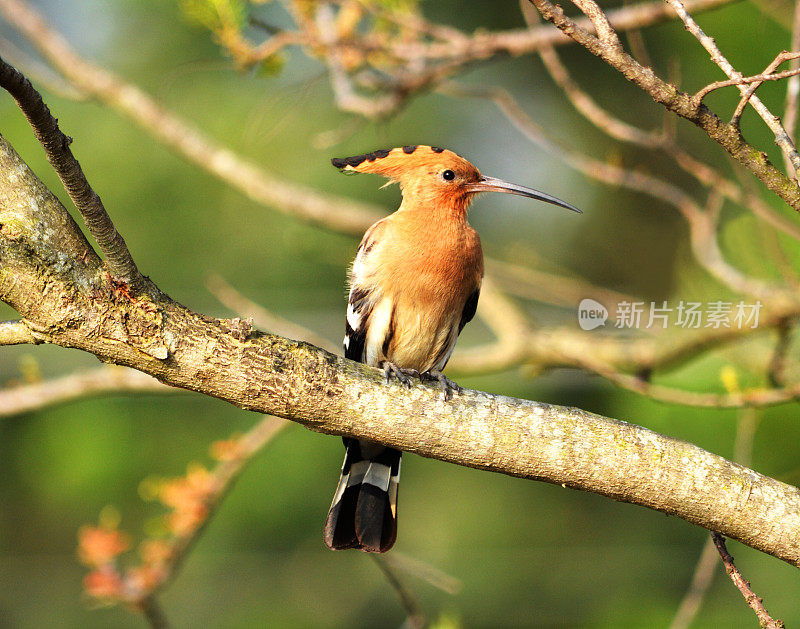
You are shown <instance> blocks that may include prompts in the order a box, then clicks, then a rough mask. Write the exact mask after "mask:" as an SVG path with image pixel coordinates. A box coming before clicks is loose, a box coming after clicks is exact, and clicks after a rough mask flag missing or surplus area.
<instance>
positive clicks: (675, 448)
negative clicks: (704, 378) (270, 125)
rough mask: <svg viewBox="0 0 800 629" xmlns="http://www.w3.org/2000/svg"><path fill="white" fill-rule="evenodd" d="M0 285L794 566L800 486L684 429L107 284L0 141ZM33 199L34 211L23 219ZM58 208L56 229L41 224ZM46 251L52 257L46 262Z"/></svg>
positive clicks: (255, 397) (345, 415) (132, 354)
mask: <svg viewBox="0 0 800 629" xmlns="http://www.w3.org/2000/svg"><path fill="white" fill-rule="evenodd" d="M0 191H2V194H6V195H7V196H13V197H14V198H16V199H18V201H19V202H18V203H16V204H9V205H5V204H0V215H2V219H3V221H4V222H6V223H13V224H14V227H15V228H14V231H13V232H12V233H8V232H6V231H3V232H2V233H0V269H2V271H0V299H2V300H4V301H6V302H7V303H9V304H10V305H11V306H12V307H14V308H15V309H17V311H18V312H19V313H20V314H21V315H22V316H23V317H24V318H25V320H26V321H27V322H28V324H29V326H30V328H31V330H32V333H33V335H34V336H35V337H36V338H37V339H38V340H40V341H43V342H50V343H56V344H58V345H61V346H64V347H73V348H77V349H81V350H84V351H87V352H91V353H92V354H94V355H96V356H97V357H98V358H100V359H101V360H103V361H105V362H110V363H116V364H120V365H125V366H129V367H133V368H135V369H138V370H140V371H143V372H145V373H148V374H150V375H153V376H155V377H156V378H158V379H159V380H161V381H162V382H164V383H165V384H169V385H171V386H176V387H180V388H184V389H189V390H193V391H198V392H201V393H204V394H206V395H211V396H214V397H218V398H220V399H223V400H226V401H228V402H230V403H232V404H235V405H237V406H239V407H241V408H245V409H248V410H253V411H257V412H261V413H269V414H273V415H277V416H280V417H284V418H287V419H291V420H293V421H296V422H299V423H302V424H304V425H306V426H307V427H309V428H311V429H312V430H317V431H320V432H325V433H331V434H338V435H350V436H353V437H358V438H368V439H372V440H375V441H379V442H381V443H385V444H388V445H390V446H393V447H396V448H400V449H402V450H405V451H408V452H413V453H416V454H420V455H422V456H426V457H430V458H436V459H440V460H442V461H448V462H451V463H456V464H459V465H465V466H469V467H474V468H478V469H484V470H491V471H495V472H500V473H504V474H508V475H511V476H518V477H522V478H530V479H536V480H543V481H546V482H550V483H556V484H561V485H563V486H565V487H571V488H574V489H580V490H584V491H591V492H595V493H598V494H601V495H605V496H609V497H612V498H614V499H616V500H620V501H624V502H631V503H635V504H639V505H642V506H646V507H649V508H652V509H656V510H659V511H662V512H665V513H668V514H672V515H676V516H678V517H681V518H683V519H685V520H686V521H688V522H692V523H694V524H698V525H700V526H704V527H706V528H708V529H710V530H714V531H718V532H720V533H722V534H723V535H725V536H727V537H731V538H733V539H738V540H740V541H742V542H743V543H745V544H748V545H750V546H752V547H753V548H756V549H759V550H761V551H763V552H766V553H768V554H771V555H774V556H775V557H778V558H780V559H782V560H784V561H787V562H789V563H791V564H792V565H796V566H800V491H798V489H797V488H795V487H791V486H789V485H786V484H784V483H781V482H778V481H776V480H774V479H771V478H768V477H765V476H763V475H761V474H758V473H756V472H754V471H752V470H749V469H747V468H745V467H742V466H740V465H737V464H734V463H731V462H730V461H727V460H725V459H724V458H722V457H719V456H717V455H714V454H711V453H709V452H706V451H704V450H702V449H701V448H698V447H697V446H694V445H692V444H689V443H686V442H683V441H679V440H676V439H671V438H669V437H664V436H661V435H658V434H656V433H654V432H652V431H650V430H647V429H645V428H640V427H637V426H634V425H631V424H628V423H625V422H621V421H618V420H614V419H609V418H606V417H602V416H599V415H595V414H592V413H589V412H586V411H583V410H579V409H574V408H565V407H560V406H555V405H549V404H543V403H539V402H530V401H526V400H518V399H512V398H506V397H502V396H495V395H489V394H486V393H481V392H476V391H465V392H464V394H463V395H460V396H456V397H455V399H453V400H451V401H450V402H444V401H442V399H441V396H440V395H439V391H438V390H437V389H436V388H435V387H432V386H422V385H419V386H416V387H414V389H413V390H412V391H407V390H406V389H405V388H403V387H400V386H397V385H395V386H389V387H387V386H386V385H384V384H383V380H382V378H381V375H380V373H379V372H378V370H375V369H372V368H370V367H367V366H365V365H362V364H358V363H354V362H351V361H348V360H345V359H343V358H339V357H337V356H334V355H332V354H329V353H327V352H325V351H323V350H320V349H318V348H315V347H313V346H310V345H307V344H305V343H300V342H295V341H289V340H286V339H283V338H280V337H277V336H273V335H268V334H263V333H259V332H252V331H248V330H244V329H242V326H241V325H240V324H238V323H237V324H235V325H233V324H232V323H231V321H228V320H223V319H212V318H209V317H204V316H202V315H199V314H197V313H194V312H192V311H190V310H188V309H186V308H184V307H183V306H181V305H180V304H178V303H176V302H174V301H172V300H171V299H169V297H167V296H166V295H163V294H161V293H159V292H158V291H157V290H155V289H154V288H153V287H151V290H148V291H147V293H146V294H147V295H149V296H141V297H138V298H131V297H130V296H129V295H127V294H121V293H120V292H119V291H115V290H114V286H113V284H111V283H110V282H109V280H108V278H107V275H106V274H105V273H104V272H103V269H102V266H101V264H100V263H99V260H98V259H97V258H96V256H92V255H91V254H87V253H86V244H85V240H84V239H83V237H82V236H81V234H80V231H79V230H78V229H77V226H75V225H74V223H72V224H70V223H69V222H68V221H66V219H65V218H64V217H63V216H62V215H66V211H65V210H64V209H63V207H62V206H61V205H60V204H59V203H58V202H57V200H55V199H54V198H52V196H51V195H47V196H48V198H47V199H41V202H37V203H35V204H34V203H33V201H32V200H31V203H24V202H23V200H24V199H29V198H30V195H33V196H36V195H40V194H46V191H45V190H44V187H43V185H42V184H41V183H40V182H38V181H37V180H36V178H35V176H34V175H33V174H32V173H31V172H30V171H29V170H28V169H27V167H26V166H25V165H24V164H23V163H22V161H21V160H20V158H19V157H18V156H17V155H16V154H15V153H14V151H13V149H12V148H11V147H10V145H8V143H7V142H5V140H0ZM32 207H36V210H35V215H36V220H35V221H34V220H31V216H32V214H33V213H34V210H33V209H31V208H32ZM59 222H60V223H61V225H62V226H63V227H62V228H61V232H63V233H53V232H52V230H48V229H47V228H46V227H47V226H48V225H54V224H57V223H59ZM56 261H58V263H57V264H56V263H55V262H56Z"/></svg>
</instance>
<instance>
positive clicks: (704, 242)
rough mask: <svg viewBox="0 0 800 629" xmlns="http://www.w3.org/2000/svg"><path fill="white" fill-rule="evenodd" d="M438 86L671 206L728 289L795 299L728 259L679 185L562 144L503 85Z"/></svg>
mask: <svg viewBox="0 0 800 629" xmlns="http://www.w3.org/2000/svg"><path fill="white" fill-rule="evenodd" d="M440 91H445V92H446V93H448V94H452V95H459V96H471V97H479V98H486V99H489V100H491V101H492V102H494V103H495V104H496V105H497V107H498V108H499V109H500V111H501V112H502V113H503V114H504V115H505V116H506V117H507V118H508V120H509V121H510V122H511V123H512V124H513V125H514V126H515V127H516V128H517V129H518V130H519V131H520V132H521V133H522V134H523V135H524V136H525V137H527V138H528V140H530V141H531V142H533V143H534V144H536V145H537V146H539V147H540V148H542V149H543V150H545V151H547V152H548V153H550V154H552V155H554V156H555V157H557V158H559V159H561V160H562V161H564V163H566V164H567V165H569V166H570V167H571V168H573V169H575V170H576V171H578V172H580V173H582V174H583V175H585V176H586V177H588V178H590V179H594V180H596V181H600V182H603V183H606V184H608V185H610V186H622V187H625V188H628V189H629V190H633V191H635V192H638V193H641V194H645V195H648V196H650V197H653V198H656V199H659V200H661V201H663V202H665V203H667V204H668V205H671V206H673V207H674V208H675V209H677V210H678V211H679V212H680V213H681V215H682V216H683V217H684V219H685V220H686V222H687V223H688V225H689V229H690V235H691V245H692V252H693V254H694V256H695V259H696V260H697V262H698V263H699V264H700V265H701V266H702V267H703V268H704V269H705V270H706V271H708V272H709V273H710V274H711V275H712V276H713V277H715V278H716V279H717V280H718V281H720V282H721V283H722V284H725V285H726V286H728V287H729V288H731V289H732V290H734V291H736V292H738V293H742V294H744V295H749V296H752V297H755V298H758V299H763V300H765V301H766V300H770V301H771V300H776V299H781V300H787V301H788V302H796V301H797V297H796V295H795V293H794V291H793V290H790V289H788V288H787V287H782V286H779V285H777V284H776V283H775V282H771V281H769V280H762V279H759V278H754V277H749V276H747V275H745V274H744V273H742V272H741V271H740V270H738V269H737V268H735V267H733V266H732V265H731V264H729V263H728V262H727V260H725V258H724V257H723V255H722V252H721V251H720V248H719V244H718V243H717V230H716V229H715V225H714V224H712V222H711V220H710V219H711V217H710V216H709V215H707V214H706V213H705V212H704V211H703V209H702V208H701V207H700V206H699V205H698V203H697V202H696V201H695V199H694V198H693V197H692V196H691V195H689V194H688V193H687V192H686V191H685V190H683V189H682V188H680V187H678V186H676V185H674V184H672V183H670V182H668V181H665V180H663V179H661V178H659V177H656V176H654V175H650V174H647V173H643V172H639V171H636V170H631V169H627V168H622V167H620V166H617V165H615V164H608V163H606V162H603V161H600V160H597V159H594V158H592V157H589V156H587V155H585V154H583V153H580V152H578V151H576V150H574V149H572V148H568V147H566V146H565V145H564V144H563V143H562V142H561V141H560V140H558V139H556V138H553V137H551V136H550V135H549V134H548V133H547V132H546V131H545V130H544V129H543V128H542V127H541V126H540V125H538V124H537V123H536V122H535V121H534V120H532V119H531V117H530V116H529V115H528V114H527V113H526V112H525V111H524V110H523V109H522V107H521V106H520V105H519V103H518V102H517V101H516V100H515V99H514V98H513V96H511V94H510V93H509V92H508V91H507V90H504V89H500V88H491V87H489V88H486V87H476V88H463V87H461V86H459V85H457V84H453V83H449V84H447V85H446V86H444V87H442V88H440Z"/></svg>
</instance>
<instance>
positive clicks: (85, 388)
mask: <svg viewBox="0 0 800 629" xmlns="http://www.w3.org/2000/svg"><path fill="white" fill-rule="evenodd" d="M132 392H137V393H176V394H178V393H184V391H181V389H176V388H175V387H170V386H167V385H166V384H161V383H160V382H159V381H158V380H156V379H155V378H153V377H152V376H148V375H147V374H144V373H142V372H141V371H136V370H134V369H128V368H127V367H118V366H117V365H105V366H103V367H98V368H97V369H92V370H91V371H84V372H81V373H74V374H70V375H67V376H61V377H60V378H53V379H50V380H42V381H41V382H34V383H31V384H24V385H20V386H15V387H10V388H5V389H0V417H13V416H15V415H20V414H22V413H30V412H32V411H38V410H41V409H43V408H47V407H48V406H54V405H56V404H63V403H65V402H69V401H72V400H78V399H82V398H86V397H89V396H93V395H100V394H102V393H132Z"/></svg>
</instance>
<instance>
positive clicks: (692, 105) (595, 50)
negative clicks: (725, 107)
mask: <svg viewBox="0 0 800 629" xmlns="http://www.w3.org/2000/svg"><path fill="white" fill-rule="evenodd" d="M530 1H531V2H532V3H533V4H534V6H535V7H536V8H537V9H538V10H539V12H540V13H541V14H542V16H543V17H544V18H545V19H546V20H548V21H549V22H552V23H553V24H555V25H556V26H557V27H558V28H559V29H561V31H562V32H563V33H565V34H567V35H569V36H570V37H572V38H573V39H574V40H575V41H576V42H578V43H579V44H581V45H582V46H583V47H584V48H586V49H587V50H588V51H589V52H591V53H592V54H593V55H595V56H597V57H600V58H601V59H603V60H604V61H605V62H606V63H608V64H609V65H610V66H611V67H612V68H614V69H616V70H618V71H619V72H620V73H622V74H623V75H624V76H625V78H626V79H628V80H629V81H631V82H632V83H634V84H636V85H637V86H639V87H640V88H641V89H642V90H644V91H645V92H647V93H648V94H649V95H650V97H651V98H653V100H654V101H655V102H657V103H659V104H661V105H663V106H664V107H665V108H666V109H667V110H668V111H671V112H673V113H675V114H677V115H678V116H680V117H681V118H685V119H686V120H688V121H690V122H692V123H693V124H695V125H697V126H698V127H700V128H701V129H703V131H705V132H706V134H707V135H708V137H709V138H711V139H712V140H713V141H714V142H716V143H717V144H719V145H720V146H721V147H722V148H723V149H725V150H726V151H727V152H728V153H729V154H730V155H731V156H732V157H733V158H734V159H735V160H736V161H738V162H739V163H741V164H742V165H743V166H745V168H747V169H748V170H749V171H750V172H752V173H753V174H754V175H755V176H756V177H757V178H758V179H760V180H761V181H762V182H763V183H764V185H765V186H766V187H767V188H768V189H770V190H772V191H773V192H774V193H775V194H777V195H778V196H779V197H780V198H781V199H783V200H784V201H785V202H786V203H788V204H789V205H790V206H791V207H792V208H794V209H795V210H796V211H798V212H800V188H798V186H797V183H796V182H794V181H791V180H789V179H788V178H787V177H786V175H784V174H783V173H782V172H780V171H779V170H778V169H777V168H775V166H774V165H773V164H772V163H770V161H769V160H768V159H767V158H766V156H765V155H764V154H763V153H762V152H761V151H758V150H757V149H756V148H755V147H753V146H751V145H750V144H748V143H747V141H746V140H745V139H744V137H743V136H742V134H741V132H740V130H739V129H738V127H735V126H733V125H730V124H727V123H725V122H723V121H722V120H720V119H719V118H718V117H717V116H716V115H715V114H714V113H713V112H712V111H711V110H710V109H708V107H706V106H705V105H703V104H698V103H697V102H695V101H694V100H693V98H692V96H691V95H689V94H686V93H684V92H681V91H680V90H678V88H676V87H675V86H674V85H672V84H671V83H669V82H667V81H665V80H663V79H661V78H659V77H658V76H656V74H655V72H653V70H652V69H651V68H646V67H644V66H642V65H640V64H639V63H638V62H637V61H635V60H634V59H633V58H632V57H631V56H630V55H628V54H627V53H626V52H625V51H624V50H623V49H622V46H621V45H619V40H618V39H617V38H616V37H612V36H611V33H612V32H613V29H611V28H609V27H607V26H605V27H604V28H603V29H602V30H603V32H604V34H605V37H606V39H605V40H600V39H598V38H597V37H595V36H594V35H592V34H591V33H590V32H589V31H587V30H586V29H584V28H582V27H581V26H580V25H578V24H577V23H576V22H575V21H574V20H572V19H570V18H568V17H567V16H566V15H565V14H564V11H563V10H562V9H561V7H559V6H557V5H554V4H552V3H551V2H550V0H530ZM579 4H580V6H581V7H582V8H583V9H585V10H586V11H587V12H590V13H591V14H592V16H593V17H594V18H595V19H596V20H598V21H600V20H601V17H600V16H601V15H602V12H601V11H600V10H599V7H597V5H596V3H595V2H593V0H581V2H580V3H579ZM603 21H604V22H606V24H607V21H605V20H603ZM615 42H616V43H615ZM744 89H746V88H744Z"/></svg>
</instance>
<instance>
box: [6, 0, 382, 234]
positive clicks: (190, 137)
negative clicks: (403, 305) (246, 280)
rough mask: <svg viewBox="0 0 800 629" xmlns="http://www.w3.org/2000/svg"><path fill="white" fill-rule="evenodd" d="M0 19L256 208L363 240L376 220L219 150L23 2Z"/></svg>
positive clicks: (370, 212)
mask: <svg viewBox="0 0 800 629" xmlns="http://www.w3.org/2000/svg"><path fill="white" fill-rule="evenodd" d="M0 13H2V14H3V15H4V16H5V18H6V19H7V20H8V22H9V23H10V24H11V25H13V26H14V27H15V28H17V29H19V30H20V31H21V32H22V33H23V34H25V36H26V37H28V39H29V40H30V41H31V42H32V43H33V44H34V45H35V46H36V47H37V48H38V50H39V51H40V52H41V53H42V54H43V55H44V56H45V57H46V58H47V59H48V61H49V62H50V63H51V64H52V65H53V67H54V68H56V69H57V70H58V71H59V72H61V74H62V75H63V76H64V77H65V78H66V79H68V80H69V81H70V82H71V83H72V84H73V85H74V86H75V87H76V88H77V89H79V90H81V91H82V92H84V93H86V94H87V95H89V96H90V97H92V98H95V99H98V100H100V101H102V102H103V103H105V104H107V105H109V106H110V107H112V108H113V109H116V110H117V111H119V112H120V113H122V114H123V115H125V116H126V117H127V118H129V119H131V120H132V121H133V122H135V123H136V124H138V125H139V126H141V127H142V128H144V129H145V130H147V131H148V132H150V133H153V134H154V135H155V136H157V137H158V138H159V139H160V140H161V141H162V142H164V143H165V144H166V145H167V146H169V147H170V148H172V149H173V150H175V151H176V152H177V153H178V154H180V155H182V156H183V157H184V158H186V159H188V160H189V161H191V162H192V163H194V164H196V165H199V166H201V167H202V168H203V169H204V170H205V171H206V172H208V173H210V174H212V175H214V176H215V177H218V178H220V179H221V180H223V181H225V183H227V184H228V185H230V186H232V187H233V188H236V189H237V190H239V191H240V192H242V193H243V194H245V195H246V196H248V197H249V198H251V199H253V200H255V201H257V202H258V203H263V204H265V205H268V206H271V207H273V208H275V209H277V210H279V211H281V212H284V213H285V214H291V215H293V216H296V217H298V218H300V219H302V220H306V221H309V222H312V223H319V224H323V225H324V226H325V227H327V228H328V229H332V230H335V231H341V232H345V233H349V234H359V235H360V234H362V233H363V232H364V231H365V230H366V229H367V227H369V226H370V225H371V224H372V223H374V222H375V221H376V220H377V219H378V217H379V214H378V213H377V212H376V208H374V207H372V206H369V205H367V204H362V203H358V202H357V201H354V200H353V199H349V198H342V197H337V196H335V195H330V194H322V193H319V192H316V191H314V190H311V189H309V188H305V187H303V186H300V185H296V184H291V183H288V182H286V181H284V180H281V179H279V178H277V177H274V176H273V175H271V174H270V173H268V172H267V171H265V170H264V169H263V168H262V167H260V166H259V165H256V164H254V163H253V162H250V161H248V160H246V159H244V158H242V157H240V156H239V155H237V154H236V153H234V152H232V151H231V150H229V149H227V148H225V147H223V146H221V145H219V144H217V143H216V142H214V141H213V140H211V138H209V137H208V136H206V135H205V134H203V133H202V132H201V131H199V130H198V129H196V128H195V127H193V126H192V125H190V124H189V123H188V122H186V121H185V120H182V119H181V118H179V117H177V116H175V115H174V114H172V113H171V112H169V111H167V110H166V109H164V108H163V107H162V106H161V105H160V104H159V103H157V102H156V101H155V100H154V99H153V98H151V97H150V96H149V95H147V94H146V93H145V92H143V91H142V90H140V89H139V88H138V87H136V86H134V85H131V84H129V83H125V82H124V81H122V80H120V79H119V77H117V76H116V75H114V74H113V73H111V72H109V71H107V70H105V69H102V68H99V67H97V66H95V65H93V64H91V63H89V62H88V61H86V60H85V59H83V58H82V57H80V56H79V55H78V54H77V53H76V52H75V50H74V49H73V48H72V47H71V46H70V45H69V44H68V43H67V42H66V40H65V39H64V38H63V37H62V36H61V35H60V34H59V33H57V32H56V31H54V30H53V29H51V28H50V27H49V26H48V25H47V24H46V23H45V21H44V19H43V18H42V17H41V15H40V14H39V13H37V12H36V11H35V10H34V9H32V8H31V7H30V6H29V5H28V4H27V3H26V2H24V1H22V0H0Z"/></svg>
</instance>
